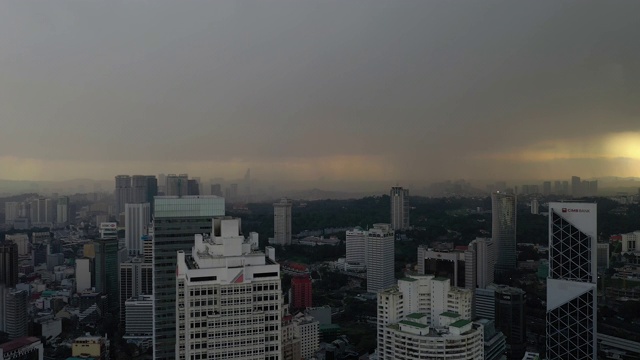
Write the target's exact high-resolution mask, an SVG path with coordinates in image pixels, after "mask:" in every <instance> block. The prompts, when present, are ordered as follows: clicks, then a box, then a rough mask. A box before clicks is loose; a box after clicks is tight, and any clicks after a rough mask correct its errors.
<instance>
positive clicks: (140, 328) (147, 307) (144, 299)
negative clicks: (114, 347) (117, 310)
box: [123, 295, 153, 343]
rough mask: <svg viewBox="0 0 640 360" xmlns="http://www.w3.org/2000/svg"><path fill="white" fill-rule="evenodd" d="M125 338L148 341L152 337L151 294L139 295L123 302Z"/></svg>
mask: <svg viewBox="0 0 640 360" xmlns="http://www.w3.org/2000/svg"><path fill="white" fill-rule="evenodd" d="M124 313H125V320H124V329H125V336H124V337H123V338H124V339H125V340H138V341H139V342H142V343H145V342H150V341H151V338H152V337H153V296H152V295H139V296H137V297H133V298H130V299H128V300H127V301H125V302H124Z"/></svg>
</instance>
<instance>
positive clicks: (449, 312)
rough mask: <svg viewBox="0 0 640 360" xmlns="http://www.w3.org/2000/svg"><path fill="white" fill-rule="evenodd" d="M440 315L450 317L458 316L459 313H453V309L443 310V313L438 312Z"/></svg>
mask: <svg viewBox="0 0 640 360" xmlns="http://www.w3.org/2000/svg"><path fill="white" fill-rule="evenodd" d="M440 315H442V316H446V317H450V318H459V317H460V314H458V313H455V312H453V311H445V312H443V313H442V314H440Z"/></svg>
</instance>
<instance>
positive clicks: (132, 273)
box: [120, 257, 153, 323]
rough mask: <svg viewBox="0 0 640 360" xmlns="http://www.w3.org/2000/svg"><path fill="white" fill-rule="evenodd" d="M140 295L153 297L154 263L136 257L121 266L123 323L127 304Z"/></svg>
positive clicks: (121, 314)
mask: <svg viewBox="0 0 640 360" xmlns="http://www.w3.org/2000/svg"><path fill="white" fill-rule="evenodd" d="M149 260H152V259H149ZM140 295H153V263H152V262H151V261H147V262H145V261H144V259H142V258H138V257H135V258H133V259H130V260H127V261H125V262H123V263H121V264H120V309H121V311H120V321H121V322H123V323H124V321H125V316H126V313H125V311H123V310H124V305H125V302H126V301H127V300H129V299H131V298H138V297H139V296H140Z"/></svg>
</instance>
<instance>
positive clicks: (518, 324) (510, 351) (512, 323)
mask: <svg viewBox="0 0 640 360" xmlns="http://www.w3.org/2000/svg"><path fill="white" fill-rule="evenodd" d="M494 290H495V293H494V294H495V322H496V327H497V328H498V330H500V331H501V332H502V333H503V334H504V335H505V337H506V339H507V358H508V359H510V360H520V359H522V357H523V356H524V353H525V352H526V350H527V330H526V319H525V309H524V304H525V299H526V297H525V292H524V291H523V290H522V289H519V288H514V287H509V286H496V287H495V288H494Z"/></svg>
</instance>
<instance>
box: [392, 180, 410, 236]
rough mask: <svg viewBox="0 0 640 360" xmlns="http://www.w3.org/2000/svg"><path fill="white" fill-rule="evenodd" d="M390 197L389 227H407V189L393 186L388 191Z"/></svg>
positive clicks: (396, 228) (404, 228) (395, 228)
mask: <svg viewBox="0 0 640 360" xmlns="http://www.w3.org/2000/svg"><path fill="white" fill-rule="evenodd" d="M389 196H390V198H391V228H392V229H393V230H406V229H408V228H409V189H403V188H402V187H400V186H394V187H392V188H391V192H390V193H389Z"/></svg>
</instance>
